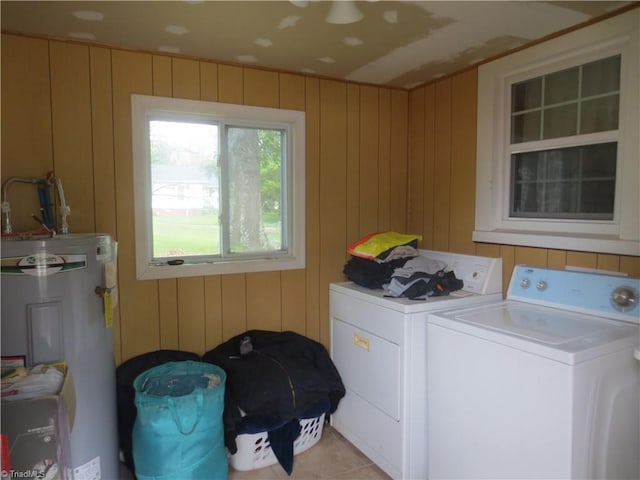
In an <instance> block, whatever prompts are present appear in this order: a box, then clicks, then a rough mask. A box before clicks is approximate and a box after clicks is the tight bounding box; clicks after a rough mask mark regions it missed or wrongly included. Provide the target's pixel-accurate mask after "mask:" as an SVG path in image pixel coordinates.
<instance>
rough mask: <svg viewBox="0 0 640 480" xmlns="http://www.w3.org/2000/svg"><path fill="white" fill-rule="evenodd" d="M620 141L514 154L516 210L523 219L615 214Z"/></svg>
mask: <svg viewBox="0 0 640 480" xmlns="http://www.w3.org/2000/svg"><path fill="white" fill-rule="evenodd" d="M616 157H617V143H615V142H609V143H604V144H595V145H585V146H579V147H569V148H558V149H550V150H543V151H536V152H526V153H517V154H513V155H512V156H511V162H512V164H511V167H512V168H511V171H512V185H513V190H512V201H511V211H510V215H511V216H512V217H519V218H580V219H591V220H610V219H612V218H613V207H614V197H615V195H614V194H615V180H616Z"/></svg>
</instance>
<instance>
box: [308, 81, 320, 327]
mask: <svg viewBox="0 0 640 480" xmlns="http://www.w3.org/2000/svg"><path fill="white" fill-rule="evenodd" d="M320 105H321V99H320V81H319V80H318V79H316V78H306V79H305V108H306V110H305V125H306V130H307V134H306V138H305V144H306V149H307V152H306V155H305V161H306V165H305V172H306V177H307V184H306V188H305V196H306V203H305V208H306V211H307V215H306V218H305V220H306V224H307V225H306V229H307V238H306V254H305V256H306V259H305V264H306V269H305V280H306V281H305V283H306V286H307V289H306V299H307V304H306V315H305V322H306V329H305V330H306V334H307V336H308V337H310V338H312V339H314V340H319V339H320V322H321V321H323V320H321V319H320V289H321V284H320V275H319V271H320V142H321V140H320Z"/></svg>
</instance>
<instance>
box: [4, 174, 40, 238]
mask: <svg viewBox="0 0 640 480" xmlns="http://www.w3.org/2000/svg"><path fill="white" fill-rule="evenodd" d="M16 182H18V183H31V184H38V183H41V182H42V179H41V178H33V177H11V178H9V179H7V181H6V182H4V185H3V186H2V213H3V215H4V225H3V227H2V233H7V234H8V233H13V227H12V226H11V205H10V204H9V195H8V190H9V186H10V185H12V184H13V183H16Z"/></svg>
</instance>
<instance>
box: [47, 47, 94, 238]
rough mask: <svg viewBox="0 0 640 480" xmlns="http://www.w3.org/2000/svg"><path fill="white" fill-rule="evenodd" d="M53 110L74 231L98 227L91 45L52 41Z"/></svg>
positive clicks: (57, 163)
mask: <svg viewBox="0 0 640 480" xmlns="http://www.w3.org/2000/svg"><path fill="white" fill-rule="evenodd" d="M49 64H50V70H51V112H52V122H53V124H54V125H55V128H54V129H53V167H54V172H55V175H56V176H58V177H59V178H61V179H62V181H63V182H64V179H69V178H72V177H73V178H74V181H73V182H64V193H65V199H66V201H67V203H68V204H69V206H70V207H71V208H72V211H71V213H72V214H71V215H70V216H69V218H68V221H69V223H70V224H72V226H73V229H74V230H75V231H80V232H93V231H95V206H94V191H93V182H94V172H93V159H92V155H91V153H92V148H91V144H92V141H91V134H92V132H91V100H90V99H91V93H90V92H91V82H90V76H89V49H88V48H87V47H85V46H82V45H69V44H63V43H52V44H51V46H50V48H49Z"/></svg>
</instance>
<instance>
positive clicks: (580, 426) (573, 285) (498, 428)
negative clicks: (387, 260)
mask: <svg viewBox="0 0 640 480" xmlns="http://www.w3.org/2000/svg"><path fill="white" fill-rule="evenodd" d="M639 289H640V279H638V278H628V277H624V276H618V275H614V274H600V273H594V272H587V271H572V270H553V269H546V268H537V267H528V266H522V265H521V266H516V268H515V269H514V272H513V276H512V279H511V283H510V285H509V289H508V293H507V299H506V300H503V301H500V302H495V303H489V304H485V305H482V306H472V307H469V308H462V309H456V310H447V311H445V312H438V313H435V314H432V315H430V316H429V319H428V325H427V360H428V361H427V365H428V369H427V378H428V391H429V395H428V442H429V478H430V479H434V480H435V479H443V478H464V479H471V478H473V479H507V478H508V479H522V478H529V479H534V478H535V479H547V478H548V479H551V478H553V479H563V480H564V479H587V478H589V479H591V478H598V479H620V480H621V479H635V480H637V479H638V478H640V362H638V360H637V359H636V358H634V352H636V354H637V349H638V347H639V345H640V343H639V342H640V333H639V332H640V307H638V303H639V302H640V297H639V296H638V290H639Z"/></svg>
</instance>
